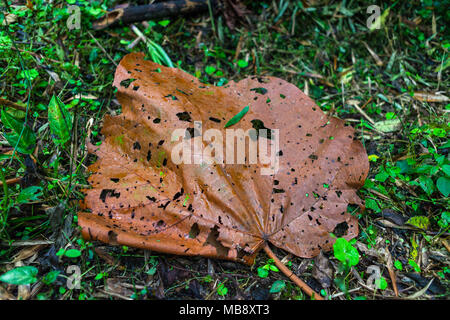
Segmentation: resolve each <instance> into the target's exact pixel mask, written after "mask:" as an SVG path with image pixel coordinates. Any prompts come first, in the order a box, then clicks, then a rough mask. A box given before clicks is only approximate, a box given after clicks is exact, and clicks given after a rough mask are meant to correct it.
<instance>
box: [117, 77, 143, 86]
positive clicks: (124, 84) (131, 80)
mask: <svg viewBox="0 0 450 320" xmlns="http://www.w3.org/2000/svg"><path fill="white" fill-rule="evenodd" d="M134 80H136V79H133V78H131V79H125V80H122V81H120V85H121V86H122V87H125V88H128V87H129V86H130V84H131V83H132V82H133V81H134ZM138 88H139V87H138Z"/></svg>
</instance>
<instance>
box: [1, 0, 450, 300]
mask: <svg viewBox="0 0 450 320" xmlns="http://www.w3.org/2000/svg"><path fill="white" fill-rule="evenodd" d="M72 2H74V1H67V2H65V1H54V3H53V4H52V5H49V4H47V3H45V2H44V1H33V7H32V8H28V7H27V6H25V1H9V5H8V6H7V7H5V4H4V3H3V2H2V4H1V5H0V6H2V12H3V13H2V14H1V15H0V17H1V20H2V21H4V19H5V18H6V20H7V21H8V26H6V25H4V24H3V25H2V28H1V29H0V77H1V78H0V98H1V99H3V100H1V105H2V106H3V108H2V109H3V112H2V125H1V128H2V129H1V130H2V131H1V133H2V134H1V136H0V148H1V150H2V152H1V155H0V161H1V162H2V164H1V170H0V180H1V182H2V188H1V194H2V202H1V210H0V245H1V246H0V261H1V262H2V264H1V265H0V274H2V273H5V272H6V271H8V270H11V269H13V268H15V267H20V265H24V266H34V267H35V268H36V269H37V270H34V269H33V270H31V269H24V272H26V274H27V275H28V276H29V283H31V282H32V284H31V287H28V291H27V290H25V291H21V292H20V293H19V292H18V291H17V286H15V285H11V284H7V283H5V282H4V283H0V285H1V286H3V287H4V288H6V291H7V292H9V293H10V294H11V295H12V296H13V297H17V296H18V295H19V296H20V298H31V299H59V298H63V299H80V300H83V299H103V298H110V299H123V298H132V299H144V298H150V299H153V298H165V299H167V298H174V297H178V298H180V297H181V298H194V299H229V298H239V297H242V298H246V299H256V298H265V299H268V298H273V299H305V296H304V295H303V294H302V293H301V292H300V291H299V290H298V288H297V287H296V286H295V285H294V284H293V283H291V282H290V281H288V280H286V278H284V277H283V275H281V274H280V273H279V272H277V270H275V269H274V268H271V267H270V266H273V265H272V263H271V261H268V259H267V258H266V257H265V256H264V255H263V254H261V255H260V256H259V257H258V259H257V261H256V263H255V265H254V266H253V267H251V268H248V267H245V266H242V265H239V264H236V263H231V262H224V261H212V260H209V259H206V258H186V257H176V256H170V255H164V254H157V253H154V252H152V253H150V252H147V251H143V250H139V249H134V248H128V247H112V246H106V245H103V244H100V243H89V242H85V241H84V240H83V239H82V238H81V237H80V233H79V230H78V228H77V224H76V222H77V221H76V218H77V215H76V214H77V208H78V202H79V200H80V199H82V198H83V194H82V191H81V190H82V189H83V188H86V187H88V184H87V180H86V179H87V177H88V172H87V166H88V165H89V164H90V163H92V162H93V158H92V157H91V156H89V155H88V153H87V150H86V146H85V141H86V138H89V139H90V140H91V141H93V142H99V141H100V140H101V137H100V135H99V131H100V128H101V120H102V118H103V115H104V114H106V113H118V112H120V106H119V105H118V103H117V101H116V100H115V97H114V90H113V88H112V86H111V85H112V80H113V75H114V71H115V67H116V65H117V64H118V62H119V61H120V59H121V58H122V57H123V56H124V55H125V54H127V53H128V52H135V51H144V52H146V53H147V55H148V57H149V58H150V59H159V61H160V62H161V63H163V64H166V65H170V64H173V65H174V66H176V67H179V68H181V69H183V70H185V71H186V72H189V73H191V74H193V75H195V76H196V77H198V78H199V79H201V80H202V81H204V82H208V83H213V84H215V85H224V84H225V83H226V82H227V81H231V80H235V81H238V80H240V79H243V78H245V77H246V76H249V75H254V74H258V75H271V76H276V77H280V78H283V79H285V80H287V81H289V82H291V83H293V84H295V85H296V86H297V87H299V88H300V89H301V90H303V91H304V92H305V93H307V94H308V95H309V96H310V97H311V98H312V99H313V100H314V101H316V103H317V104H318V105H319V106H320V107H321V108H322V110H324V111H325V112H327V113H328V114H330V115H333V116H337V117H340V118H342V119H346V120H347V122H348V123H349V124H351V125H352V126H354V127H355V128H356V129H357V133H358V138H359V139H360V140H361V141H362V142H363V144H364V146H365V147H366V150H367V152H368V154H369V159H370V161H371V162H370V163H371V169H370V174H369V178H368V179H367V182H366V184H365V186H364V188H363V189H361V190H360V196H361V197H362V198H363V199H365V202H366V207H367V210H366V211H365V212H364V213H360V214H359V218H360V220H359V223H360V235H359V236H358V238H357V239H355V240H354V241H353V242H350V243H347V244H343V245H344V246H346V248H347V249H346V250H344V251H345V252H353V254H354V250H357V253H359V256H358V260H357V261H356V260H355V259H354V257H353V256H348V257H347V256H345V255H344V256H343V255H342V251H343V249H342V248H335V251H334V252H331V253H326V254H325V255H324V257H323V258H321V259H325V260H319V259H316V260H312V259H300V258H297V257H294V256H291V255H286V253H283V252H281V250H278V251H277V254H278V256H279V257H285V259H284V262H287V263H288V266H289V267H290V268H291V269H292V270H294V271H295V272H296V273H297V274H300V275H301V277H302V278H303V279H305V280H306V281H307V282H308V284H309V285H310V286H312V287H313V289H315V290H317V291H320V292H321V293H322V294H323V295H324V296H328V297H332V298H333V299H384V298H390V297H393V296H394V291H393V287H392V282H391V276H390V273H389V271H390V270H389V269H391V270H393V271H394V272H395V273H396V278H397V285H398V290H399V292H400V297H401V298H405V297H407V296H411V295H413V294H415V293H416V292H418V291H419V290H420V289H422V288H424V287H425V286H426V285H427V283H428V282H429V280H430V279H431V278H433V279H435V280H434V281H433V283H432V285H431V286H430V287H429V288H428V289H429V290H428V291H426V292H423V294H422V295H421V296H420V297H421V298H424V297H425V298H429V299H431V298H442V297H445V296H446V295H448V291H449V273H450V270H449V268H448V262H449V261H450V260H449V249H450V246H449V241H448V239H449V238H448V236H449V232H448V229H449V224H450V212H449V200H448V190H449V181H450V173H449V167H450V161H449V156H448V152H449V150H450V144H449V142H448V137H449V119H448V113H449V110H450V105H449V102H448V99H447V100H445V99H444V98H443V97H442V95H438V93H439V92H441V93H444V94H446V93H448V91H449V90H448V89H449V82H448V75H449V68H448V67H449V65H450V63H449V61H450V60H449V47H450V42H449V40H448V37H446V35H447V34H448V28H447V26H448V25H449V16H448V12H449V10H448V3H446V2H444V1H417V0H415V1H396V2H389V3H384V4H383V6H382V7H381V13H386V12H387V11H386V10H387V9H388V8H390V10H389V11H388V12H387V14H386V15H385V20H384V21H383V23H382V25H381V28H380V29H375V30H372V31H370V30H369V29H368V28H367V26H366V21H367V19H368V18H369V15H370V14H368V13H367V11H366V9H367V4H366V2H365V1H342V2H339V1H318V3H319V4H317V5H315V6H312V7H310V8H306V9H305V8H304V7H303V6H302V5H301V3H300V2H299V1H283V0H282V1H264V2H259V1H258V2H256V1H253V2H251V1H246V3H247V7H248V9H249V10H250V11H251V14H250V15H249V19H248V21H247V22H246V24H245V25H239V26H238V27H237V28H236V29H235V30H230V29H229V28H228V27H227V24H226V21H225V19H224V17H223V16H221V15H213V14H211V13H205V14H204V15H198V16H193V17H189V18H182V17H180V18H177V19H170V20H169V21H167V20H162V21H149V22H148V23H147V24H136V28H132V27H131V26H120V27H115V28H111V29H107V30H105V31H101V32H94V31H92V29H91V24H92V21H93V20H94V19H96V18H98V17H100V16H101V15H102V14H103V13H104V12H105V10H106V9H107V7H108V6H109V7H112V5H113V3H118V2H117V1H103V2H101V1H82V0H80V1H77V2H76V4H77V5H78V6H79V8H80V9H81V11H80V12H81V20H80V22H81V28H80V29H78V30H77V29H74V30H69V28H68V27H67V24H66V21H67V19H68V18H69V16H70V13H68V11H67V8H68V6H69V5H70V4H72ZM327 3H328V4H327ZM136 30H138V31H136ZM137 33H138V34H139V35H141V36H142V37H145V38H146V41H140V42H138V43H137V44H136V43H133V41H134V40H135V39H136V37H137ZM423 92H426V93H429V95H428V96H425V97H423V95H422V96H421V93H423ZM447 95H448V94H447ZM52 99H53V104H52V103H51V102H52ZM55 101H59V102H55ZM61 108H62V109H61ZM49 109H50V110H54V111H55V112H56V115H57V116H55V113H51V112H50V113H49ZM67 114H69V115H68V116H67ZM55 119H56V120H55ZM67 120H70V121H69V122H68V121H67ZM14 121H16V122H14ZM23 123H27V126H23ZM17 124H19V126H17ZM55 125H56V126H57V129H55ZM66 136H67V137H68V138H67V139H65V138H64V137H66ZM19 137H20V138H19ZM18 178H20V179H18ZM17 180H19V183H17ZM14 182H16V183H14ZM350 247H352V248H354V249H350ZM352 257H353V258H352ZM321 261H322V262H323V261H325V262H323V263H325V264H327V263H329V264H331V269H332V270H333V272H332V274H331V276H330V277H329V279H327V278H326V277H324V278H323V279H322V278H320V277H319V278H318V277H317V276H316V277H313V275H316V273H317V268H318V267H317V266H318V265H319V266H320V265H321ZM350 261H351V263H350ZM355 262H356V263H355ZM71 265H75V266H78V267H79V271H80V274H81V275H82V277H81V284H80V288H79V289H70V288H68V287H67V281H66V280H67V279H66V278H67V277H69V278H70V277H71V275H72V273H71V272H68V271H67V268H68V267H69V266H71ZM370 266H376V267H378V268H379V270H380V273H381V276H382V278H383V279H384V280H379V282H378V283H377V289H376V290H372V289H370V288H369V287H368V285H367V283H368V282H367V281H368V279H369V277H370V275H371V273H370V272H369V271H370V270H372V269H370V268H369V267H370ZM368 268H369V269H368ZM70 279H73V278H70ZM317 279H322V280H317ZM408 279H409V280H408ZM385 284H386V285H385ZM0 292H2V291H1V290H0ZM24 292H25V293H24ZM0 298H4V297H0Z"/></svg>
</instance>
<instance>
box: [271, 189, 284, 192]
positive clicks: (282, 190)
mask: <svg viewBox="0 0 450 320" xmlns="http://www.w3.org/2000/svg"><path fill="white" fill-rule="evenodd" d="M284 192H285V191H284V189H276V188H273V190H272V193H284Z"/></svg>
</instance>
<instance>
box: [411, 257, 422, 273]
mask: <svg viewBox="0 0 450 320" xmlns="http://www.w3.org/2000/svg"><path fill="white" fill-rule="evenodd" d="M408 264H409V265H410V266H411V267H413V268H414V271H416V272H420V271H421V270H420V267H419V265H418V264H417V263H416V262H415V261H414V260H412V259H409V260H408Z"/></svg>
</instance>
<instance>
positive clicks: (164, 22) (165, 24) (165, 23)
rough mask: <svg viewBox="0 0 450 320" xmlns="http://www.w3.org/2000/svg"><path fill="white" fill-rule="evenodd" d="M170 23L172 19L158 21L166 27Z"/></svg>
mask: <svg viewBox="0 0 450 320" xmlns="http://www.w3.org/2000/svg"><path fill="white" fill-rule="evenodd" d="M169 23H170V20H161V21H159V22H158V24H159V25H161V26H163V27H166V26H167V25H168V24H169Z"/></svg>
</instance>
